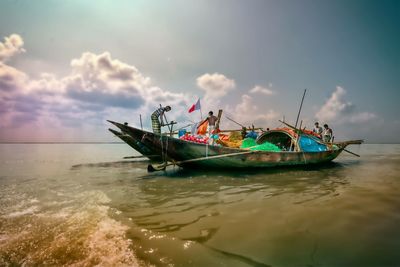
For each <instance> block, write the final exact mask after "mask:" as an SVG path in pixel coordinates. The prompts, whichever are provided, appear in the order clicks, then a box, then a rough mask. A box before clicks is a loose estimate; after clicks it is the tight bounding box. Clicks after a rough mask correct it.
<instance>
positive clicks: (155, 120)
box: [151, 106, 171, 134]
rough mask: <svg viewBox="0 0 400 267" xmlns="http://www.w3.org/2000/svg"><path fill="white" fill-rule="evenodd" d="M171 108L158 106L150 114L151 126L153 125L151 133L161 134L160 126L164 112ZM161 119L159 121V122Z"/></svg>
mask: <svg viewBox="0 0 400 267" xmlns="http://www.w3.org/2000/svg"><path fill="white" fill-rule="evenodd" d="M170 110H171V107H170V106H166V107H160V108H159V109H157V110H156V111H154V112H153V114H151V126H152V127H153V133H155V134H161V126H164V121H163V117H164V113H165V112H168V111H170ZM160 120H161V123H160Z"/></svg>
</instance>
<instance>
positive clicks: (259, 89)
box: [250, 85, 275, 95]
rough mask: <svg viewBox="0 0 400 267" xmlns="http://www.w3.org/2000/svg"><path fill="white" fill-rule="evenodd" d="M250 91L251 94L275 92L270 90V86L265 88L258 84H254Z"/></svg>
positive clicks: (270, 93) (271, 93)
mask: <svg viewBox="0 0 400 267" xmlns="http://www.w3.org/2000/svg"><path fill="white" fill-rule="evenodd" d="M270 87H271V86H270ZM250 93H252V94H256V93H260V94H264V95H273V94H275V92H274V91H272V90H271V89H270V88H265V87H262V86H260V85H256V86H255V87H253V88H252V89H251V90H250Z"/></svg>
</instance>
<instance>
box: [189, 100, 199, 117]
mask: <svg viewBox="0 0 400 267" xmlns="http://www.w3.org/2000/svg"><path fill="white" fill-rule="evenodd" d="M198 109H201V106H200V98H199V99H198V100H197V102H196V104H193V106H191V107H190V108H189V113H192V112H193V111H195V110H198Z"/></svg>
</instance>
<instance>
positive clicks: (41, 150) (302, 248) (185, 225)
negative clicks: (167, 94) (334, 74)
mask: <svg viewBox="0 0 400 267" xmlns="http://www.w3.org/2000/svg"><path fill="white" fill-rule="evenodd" d="M349 149H351V150H352V151H354V152H356V153H359V154H361V155H362V157H361V158H356V157H354V156H352V155H349V154H344V153H343V154H342V155H340V156H339V158H337V159H336V160H335V161H334V162H332V163H331V164H327V165H324V166H318V167H312V168H310V167H308V168H280V169H264V170H259V171H248V170H247V171H206V170H195V171H193V170H186V169H185V170H183V169H179V168H170V169H168V170H167V171H166V172H157V173H150V174H149V173H147V170H146V168H147V164H148V163H147V162H146V161H132V160H122V158H123V157H124V156H129V155H134V153H135V152H134V151H133V150H132V149H130V148H129V147H128V146H127V145H124V144H0V266H20V265H24V266H42V265H50V266H62V265H66V266H71V265H72V266H94V265H99V266H400V253H399V252H400V227H399V225H400V190H399V189H400V145H372V144H366V145H362V146H361V147H358V146H354V147H350V148H349Z"/></svg>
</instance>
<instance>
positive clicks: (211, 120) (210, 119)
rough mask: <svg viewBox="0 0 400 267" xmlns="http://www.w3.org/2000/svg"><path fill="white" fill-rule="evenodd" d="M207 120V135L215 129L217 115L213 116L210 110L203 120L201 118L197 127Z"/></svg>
mask: <svg viewBox="0 0 400 267" xmlns="http://www.w3.org/2000/svg"><path fill="white" fill-rule="evenodd" d="M207 121H208V135H210V134H212V133H213V131H214V130H215V125H216V123H217V121H218V117H216V116H214V112H212V111H210V112H208V117H207V118H206V119H205V120H203V121H202V122H201V123H200V124H199V126H198V127H197V128H199V127H200V126H201V125H202V124H203V123H206V122H207Z"/></svg>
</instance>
